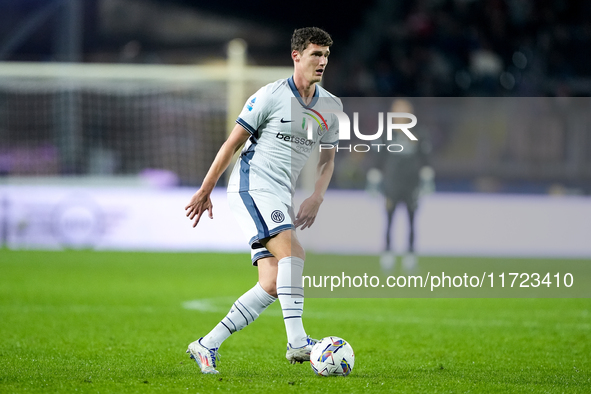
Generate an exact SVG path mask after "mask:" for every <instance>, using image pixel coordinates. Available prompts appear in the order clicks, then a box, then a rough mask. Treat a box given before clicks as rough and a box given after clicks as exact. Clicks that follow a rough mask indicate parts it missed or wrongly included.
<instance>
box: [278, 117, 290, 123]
mask: <svg viewBox="0 0 591 394" xmlns="http://www.w3.org/2000/svg"><path fill="white" fill-rule="evenodd" d="M280 122H281V123H291V122H293V120H283V118H281V120H280Z"/></svg>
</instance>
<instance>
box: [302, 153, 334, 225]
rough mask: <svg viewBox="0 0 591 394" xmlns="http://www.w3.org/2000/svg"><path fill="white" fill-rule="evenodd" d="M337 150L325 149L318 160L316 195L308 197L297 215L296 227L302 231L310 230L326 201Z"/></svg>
mask: <svg viewBox="0 0 591 394" xmlns="http://www.w3.org/2000/svg"><path fill="white" fill-rule="evenodd" d="M335 152H336V149H323V150H322V151H320V158H319V159H318V166H317V176H318V178H317V179H316V183H315V185H314V193H312V195H311V196H310V197H308V198H307V199H306V200H304V202H303V203H302V205H300V209H299V211H298V214H297V215H296V218H295V222H294V225H295V226H296V228H297V227H300V226H302V227H301V229H302V230H303V229H305V228H308V227H310V226H312V224H314V221H315V220H316V215H317V214H318V210H319V209H320V204H322V201H324V193H326V189H328V184H329V183H330V178H331V177H332V173H333V171H334V157H335Z"/></svg>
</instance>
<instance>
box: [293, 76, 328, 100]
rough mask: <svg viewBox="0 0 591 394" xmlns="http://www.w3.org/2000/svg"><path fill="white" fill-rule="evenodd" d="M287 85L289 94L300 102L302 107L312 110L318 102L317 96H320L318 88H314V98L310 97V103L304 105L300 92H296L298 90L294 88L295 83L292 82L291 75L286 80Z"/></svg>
mask: <svg viewBox="0 0 591 394" xmlns="http://www.w3.org/2000/svg"><path fill="white" fill-rule="evenodd" d="M287 83H288V84H289V87H290V88H291V92H292V93H293V95H294V96H295V97H296V98H297V99H298V101H299V102H300V104H301V105H302V107H304V108H312V107H313V106H314V105H315V104H316V102H317V101H318V96H319V95H320V92H319V89H318V86H315V89H314V97H312V101H310V104H308V105H306V104H304V100H303V99H302V96H301V95H300V92H298V88H296V85H295V82H294V81H293V75H292V76H291V77H289V78H287Z"/></svg>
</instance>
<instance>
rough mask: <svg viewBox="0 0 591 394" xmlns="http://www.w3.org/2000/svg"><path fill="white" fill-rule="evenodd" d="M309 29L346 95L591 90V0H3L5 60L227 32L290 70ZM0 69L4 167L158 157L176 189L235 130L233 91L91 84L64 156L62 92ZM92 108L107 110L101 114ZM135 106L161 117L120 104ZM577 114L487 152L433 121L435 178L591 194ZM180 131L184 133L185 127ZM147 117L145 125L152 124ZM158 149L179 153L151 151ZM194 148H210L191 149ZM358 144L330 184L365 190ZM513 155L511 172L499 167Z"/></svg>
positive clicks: (197, 43) (101, 53)
mask: <svg viewBox="0 0 591 394" xmlns="http://www.w3.org/2000/svg"><path fill="white" fill-rule="evenodd" d="M309 25H314V26H319V27H322V28H324V29H326V30H327V31H328V32H330V33H331V35H332V36H333V38H334V41H335V44H334V46H333V48H332V54H331V58H330V66H329V71H328V72H327V73H326V77H325V78H326V79H325V80H324V81H323V84H324V86H325V87H326V88H327V89H328V90H329V91H331V92H332V93H334V94H336V95H338V96H343V97H346V96H350V97H365V96H370V97H398V96H406V97H476V96H486V97H548V98H556V99H558V98H560V97H570V98H573V97H582V98H587V97H588V96H589V93H590V92H591V49H590V48H591V45H590V44H591V3H590V2H587V1H575V0H565V1H558V0H541V1H533V0H482V1H478V0H408V1H386V0H368V1H365V2H343V1H323V2H314V3H289V4H286V3H280V2H277V1H269V0H263V1H252V2H243V1H240V2H239V1H228V0H218V1H215V2H209V1H208V2H206V1H190V0H166V1H165V0H142V1H140V0H84V1H82V0H80V1H77V0H53V1H52V0H18V1H16V0H12V1H9V0H0V62H41V63H47V62H84V63H104V64H107V63H117V64H136V65H141V64H161V65H192V64H222V63H223V62H225V60H226V56H227V55H226V52H227V44H228V42H230V41H231V40H233V39H235V38H240V39H242V40H244V41H245V42H246V44H247V63H248V64H249V65H251V66H283V67H291V60H290V57H289V52H290V48H289V39H290V36H291V33H292V32H293V30H294V29H295V28H298V27H302V26H309ZM0 64H2V63H0ZM0 78H1V79H4V80H5V83H4V85H2V84H0V85H2V86H0V173H3V174H4V175H5V176H11V177H15V176H35V175H43V176H61V175H90V174H95V175H96V174H102V175H112V176H117V175H137V174H141V173H143V172H145V171H146V170H154V169H156V170H162V171H166V172H169V173H171V174H172V175H173V177H174V176H176V177H177V179H178V180H177V183H178V184H180V185H191V186H195V185H198V184H200V182H201V180H202V178H203V176H204V174H205V172H206V170H207V166H208V165H209V162H210V161H211V159H212V158H213V154H215V151H216V150H217V146H219V144H221V142H222V141H223V139H224V137H225V133H226V130H225V128H226V127H225V124H224V122H223V121H222V120H220V121H216V120H215V119H217V118H219V119H223V118H224V117H225V116H226V114H225V112H224V111H225V109H224V108H225V107H224V105H223V101H224V97H221V98H220V105H219V107H217V106H211V107H208V108H201V107H199V105H200V104H198V103H197V102H196V101H195V102H193V101H191V100H194V97H193V96H191V97H188V96H187V97H185V96H183V95H182V94H181V93H179V92H173V93H167V92H162V91H157V92H149V93H146V91H145V89H143V88H139V93H133V94H130V95H128V96H125V97H123V96H122V95H121V94H120V93H105V92H104V90H105V89H102V90H101V89H95V88H93V89H86V90H84V89H83V91H81V92H79V93H76V95H77V96H76V98H75V99H73V100H75V101H76V102H77V103H78V104H76V105H77V108H78V112H79V115H78V116H80V117H81V120H79V126H77V128H76V130H75V131H74V132H73V134H72V135H74V134H76V135H79V136H78V137H77V138H78V142H77V145H76V146H78V147H74V148H71V149H70V151H69V152H68V155H69V156H71V157H70V159H68V160H66V161H64V160H63V159H61V158H60V155H63V152H64V150H65V149H64V148H63V144H61V143H56V142H55V141H57V140H60V137H59V136H56V133H57V134H59V133H60V131H59V129H60V125H63V123H64V122H65V121H64V120H63V116H62V115H60V116H58V117H61V118H62V120H61V121H58V122H57V123H55V122H54V121H53V119H55V118H56V115H55V113H54V111H52V110H48V109H47V108H55V105H56V104H55V102H56V100H58V99H56V97H54V96H55V94H54V93H55V92H54V90H55V88H47V89H45V90H43V89H42V90H41V91H38V92H34V91H32V90H31V89H23V88H20V89H19V88H17V87H15V86H25V85H26V83H25V82H23V81H19V80H17V81H16V83H17V85H14V84H13V85H11V84H10V83H8V82H6V75H4V74H2V75H1V76H0ZM18 83H20V85H18ZM52 89H53V90H52ZM253 89H256V87H253ZM253 91H254V90H252V91H248V92H246V94H247V95H248V94H251V93H252V92H253ZM51 92H54V93H51ZM52 94H53V95H52ZM167 95H168V96H167ZM58 96H59V94H58ZM202 96H203V94H202ZM205 96H207V94H205ZM162 97H164V98H162ZM166 97H168V98H166ZM27 100H28V101H27ZM67 100H69V99H66V101H67ZM130 100H131V101H130ZM582 100H585V99H582ZM132 102H133V103H132ZM156 102H163V103H164V104H162V105H156V104H155V103H156ZM552 102H554V101H552ZM130 103H131V104H130ZM147 103H148V104H147ZM573 105H574V104H573ZM101 106H102V107H101ZM182 106H187V107H195V108H196V109H195V112H196V113H199V111H209V112H208V113H209V114H210V115H209V116H213V117H214V118H215V119H214V120H213V121H211V120H208V121H207V122H201V120H189V121H187V120H182V119H181V120H176V118H174V117H175V113H176V112H179V110H178V108H180V107H182ZM97 107H101V108H104V110H103V111H104V112H103V113H102V114H100V113H99V114H98V115H97V114H94V115H92V111H93V108H97ZM134 107H145V108H147V109H146V111H147V113H149V114H151V115H137V114H135V115H134V114H127V113H124V112H125V111H124V110H122V109H121V108H134ZM197 107H199V108H197ZM576 107H577V108H578V111H579V112H582V113H584V112H586V108H588V103H587V104H586V102H585V101H580V100H579V101H577V104H576ZM40 108H41V109H43V110H40ZM85 108H87V109H85ZM113 108H119V109H113ZM154 108H157V110H154ZM35 111H37V112H35ZM63 111H65V112H67V110H62V112H63ZM214 113H217V115H215V116H214V115H211V114H214ZM80 114H82V115H80ZM93 116H94V118H100V119H98V120H97V119H94V120H93V119H92V117H93ZM151 116H158V118H157V119H152V118H151ZM179 116H186V115H179ZM173 118H174V119H173ZM33 119H37V120H34V121H33ZM133 119H136V120H135V121H134V120H133ZM163 119H169V120H163ZM170 119H172V120H170ZM419 119H420V118H419ZM552 119H554V118H552ZM579 120H580V121H579V123H578V124H577V125H572V124H569V123H568V122H567V123H565V122H562V123H561V121H556V122H554V121H552V120H551V121H550V127H546V126H545V124H539V125H538V126H537V127H530V128H524V129H521V130H511V133H506V134H504V136H502V137H499V138H501V140H500V141H499V140H497V141H494V144H495V146H496V147H495V149H494V152H493V153H491V154H490V155H489V156H488V157H486V158H485V159H483V158H482V157H475V155H469V154H466V152H480V151H482V149H481V148H482V145H487V144H490V143H491V141H490V137H487V136H483V133H481V132H478V131H477V130H475V131H474V138H472V139H471V141H470V142H467V138H465V136H466V130H462V131H458V130H452V129H450V127H447V128H446V127H445V126H439V127H434V130H432V132H433V134H434V135H433V136H432V141H433V151H432V165H433V167H434V169H435V172H436V174H437V176H436V184H437V190H438V191H467V192H479V191H482V192H519V193H549V192H551V193H567V194H588V193H590V192H591V171H590V170H589V168H590V167H591V162H590V161H589V160H590V159H589V156H590V155H589V153H591V137H590V135H591V130H589V124H588V122H587V123H585V122H586V121H587V118H584V117H583V116H581V117H579ZM134 122H135V123H134ZM192 122H193V123H192ZM581 122H582V123H581ZM66 123H67V122H66ZM148 123H149V124H150V126H148V125H147V124H148ZM571 123H572V122H571ZM162 124H165V125H166V126H165V130H164V131H163V129H162V127H161V125H162ZM154 125H156V126H154ZM158 125H160V126H158ZM175 125H176V126H175ZM192 125H193V126H192ZM175 128H176V129H177V130H176V131H171V130H173V129H175ZM179 128H185V129H186V130H185V132H186V133H190V137H187V134H183V135H180V134H179V135H178V136H176V137H175V135H176V134H174V133H177V134H178V133H180V131H178V129H179ZM148 129H149V130H150V133H151V134H149V135H147V134H144V133H146V131H145V130H148ZM44 130H45V131H44ZM70 131H71V130H70ZM462 133H463V134H462ZM468 133H469V132H468ZM162 134H166V135H168V139H167V142H165V143H163V142H162V141H161V140H156V142H152V143H151V144H150V145H149V146H146V145H145V144H146V140H147V139H150V138H156V137H150V136H154V135H162ZM195 135H197V137H196V136H195ZM460 137H462V138H460ZM68 138H69V137H68ZM188 138H191V141H192V142H191V144H196V145H195V146H196V147H195V148H194V149H193V148H188V147H191V146H193V145H191V144H188V143H187V139H188ZM204 138H206V139H207V143H205V142H203V139H204ZM515 141H519V143H518V144H517V145H519V146H518V147H517V148H516V143H515ZM544 141H547V143H543V142H544ZM60 144H61V145H60ZM204 144H205V145H204ZM99 145H100V148H101V149H99V150H97V149H96V147H97V146H99ZM542 145H543V146H542ZM162 146H165V147H166V149H168V151H171V152H173V153H172V154H171V153H168V154H169V156H172V158H169V159H166V160H163V159H161V158H160V159H158V158H157V157H161V156H162V155H159V154H154V155H153V157H154V159H151V158H150V157H152V155H151V154H150V155H148V154H146V152H153V151H157V150H158V149H161V148H162ZM204 147H205V148H204ZM478 147H480V148H478ZM72 149H73V151H72ZM138 149H139V150H138ZM199 149H201V151H199ZM134 150H135V151H136V152H135V153H134ZM196 151H199V152H201V153H200V157H201V158H202V160H200V161H194V160H192V159H190V157H191V155H194V154H195V152H196ZM183 152H185V153H183ZM458 152H459V153H458ZM515 152H517V153H515ZM353 156H355V155H341V157H340V158H339V160H340V162H339V163H338V164H339V165H338V166H337V169H336V174H335V177H334V180H333V182H332V184H331V187H334V188H357V189H359V188H364V187H365V181H366V180H365V172H366V171H367V170H368V169H369V167H370V166H371V164H370V162H369V160H367V162H366V160H365V158H363V159H359V158H354V157H353ZM40 157H45V159H44V160H45V161H43V160H41V159H40ZM508 157H509V158H510V159H511V160H512V161H511V163H512V165H514V166H515V168H516V171H515V172H512V171H508V170H507V168H506V166H505V167H503V169H499V168H500V167H499V164H502V162H505V164H506V161H507V158H508ZM456 158H459V159H458V160H460V161H459V162H456V163H455V165H454V160H455V159H456ZM483 160H485V161H486V163H484V165H483V164H482V161H483ZM35 161H37V164H35ZM23 162H27V163H28V164H27V165H24V164H22V163H23ZM476 162H478V163H479V165H480V166H479V167H478V171H476V172H475V171H474V168H475V167H474V163H476ZM19 163H20V164H19ZM539 163H543V164H544V165H543V166H539V165H538V164H539ZM187 167H191V170H188V169H187Z"/></svg>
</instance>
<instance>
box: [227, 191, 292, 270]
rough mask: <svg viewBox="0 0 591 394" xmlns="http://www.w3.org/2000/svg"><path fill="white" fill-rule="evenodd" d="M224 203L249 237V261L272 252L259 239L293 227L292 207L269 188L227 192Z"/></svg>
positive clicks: (255, 260)
mask: <svg viewBox="0 0 591 394" xmlns="http://www.w3.org/2000/svg"><path fill="white" fill-rule="evenodd" d="M228 205H229V206H230V210H231V211H232V213H233V214H234V217H235V218H236V220H237V221H238V224H239V225H240V227H241V228H242V231H244V234H246V235H247V236H248V237H250V240H249V244H250V247H251V259H252V264H253V265H257V261H258V260H259V259H261V258H263V257H270V256H273V255H272V254H271V252H269V251H268V250H267V249H266V248H265V247H264V246H263V245H262V244H261V242H260V240H262V239H265V238H269V237H272V236H274V235H277V234H279V233H280V232H282V231H285V230H290V229H295V227H294V225H293V210H292V209H291V207H290V206H289V205H288V204H285V203H284V202H283V201H281V199H279V197H277V195H275V194H273V193H272V192H270V191H265V190H250V191H244V192H228Z"/></svg>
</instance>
